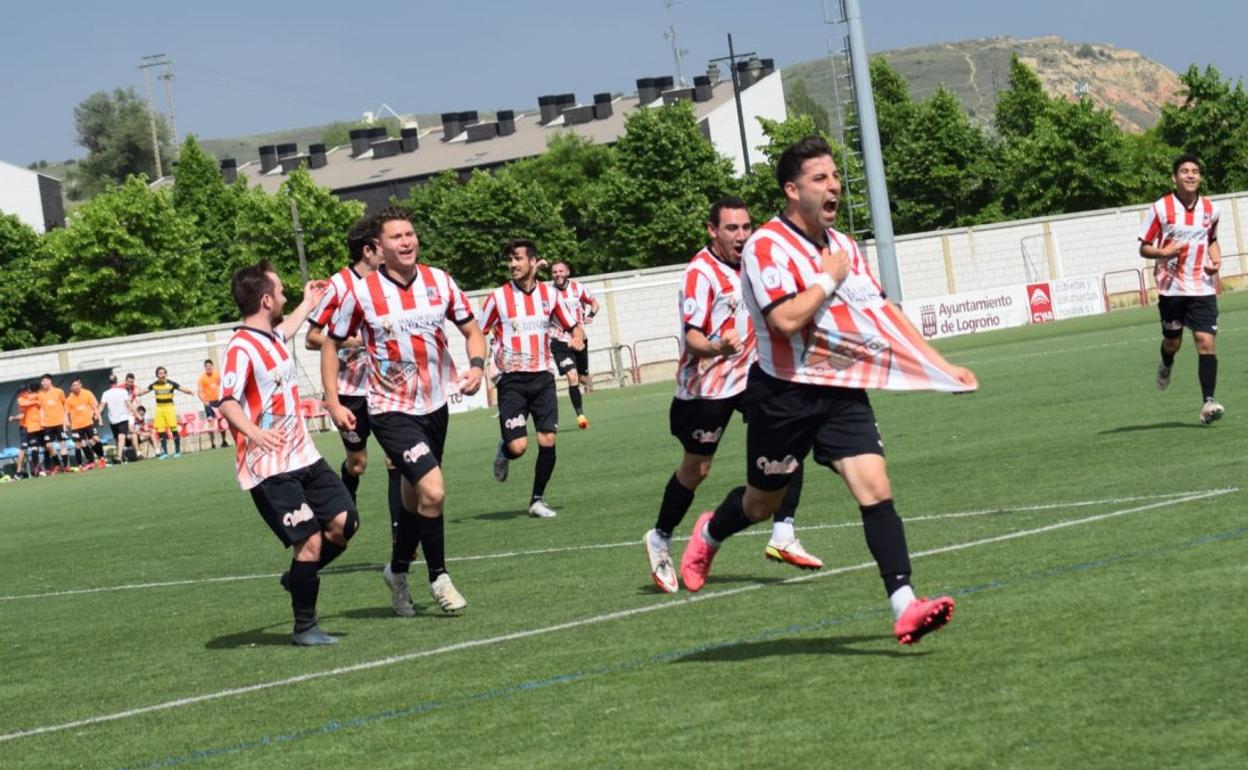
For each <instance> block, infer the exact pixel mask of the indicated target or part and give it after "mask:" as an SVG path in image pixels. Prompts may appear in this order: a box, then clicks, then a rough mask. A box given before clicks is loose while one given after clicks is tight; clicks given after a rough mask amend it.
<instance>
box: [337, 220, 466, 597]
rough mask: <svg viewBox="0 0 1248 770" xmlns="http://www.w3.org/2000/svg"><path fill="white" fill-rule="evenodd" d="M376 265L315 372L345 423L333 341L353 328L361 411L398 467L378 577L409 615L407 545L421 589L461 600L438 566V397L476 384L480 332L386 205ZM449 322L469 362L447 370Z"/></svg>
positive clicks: (341, 315)
mask: <svg viewBox="0 0 1248 770" xmlns="http://www.w3.org/2000/svg"><path fill="white" fill-rule="evenodd" d="M374 222H375V223H376V226H377V239H376V244H377V248H378V249H380V251H381V256H382V260H383V264H382V266H381V267H380V268H379V269H378V270H377V271H376V272H374V273H371V274H369V276H368V277H367V278H365V279H364V281H363V283H362V285H361V286H359V287H357V290H356V291H353V292H348V293H347V294H346V296H344V297H342V298H341V303H340V304H339V306H338V310H337V311H336V312H335V313H334V317H333V319H332V320H331V321H330V323H329V325H328V326H327V327H326V329H327V334H326V335H325V339H324V341H323V342H322V344H321V380H322V383H323V385H324V387H325V401H326V403H327V405H328V409H329V414H330V416H331V417H332V418H333V420H334V424H335V425H337V426H338V428H339V430H345V431H349V430H354V429H355V427H356V420H355V415H354V414H352V412H351V410H350V409H348V408H346V407H345V406H344V405H343V404H342V401H341V399H340V398H339V395H338V348H339V347H340V346H341V345H342V344H343V343H344V342H345V341H346V340H347V339H348V338H349V337H351V336H353V335H355V334H359V335H360V337H361V339H362V340H363V342H364V347H365V349H366V350H367V351H368V384H367V387H366V390H367V395H366V398H367V400H368V418H369V423H370V426H371V427H372V431H373V435H375V436H376V437H377V441H378V443H380V444H381V448H382V450H384V451H385V453H386V456H387V457H389V458H390V462H391V463H392V464H393V465H394V466H395V467H396V468H398V469H399V471H400V473H402V475H403V481H402V485H401V495H402V506H403V512H402V515H401V516H400V517H399V525H398V527H397V528H396V530H397V531H396V533H395V538H394V547H393V550H392V552H391V558H390V563H389V564H387V565H386V566H385V568H384V569H383V570H382V579H383V580H384V581H385V582H386V585H388V586H389V587H390V599H391V606H392V607H393V608H394V611H395V614H397V615H401V616H403V617H411V616H413V615H415V614H416V609H415V608H414V607H413V606H412V596H411V592H410V590H409V589H408V585H407V575H408V571H409V569H410V566H411V562H412V559H413V558H415V553H416V548H417V546H420V547H422V548H424V552H425V564H426V566H427V567H428V572H429V592H430V593H431V594H432V595H433V598H434V601H436V602H437V604H438V606H439V607H441V608H442V611H443V612H458V611H460V610H462V609H463V608H464V607H466V606H467V604H468V603H467V601H465V600H464V597H463V596H462V595H461V594H460V593H459V591H458V590H456V588H455V585H454V584H453V583H452V582H451V576H450V574H448V573H447V571H446V545H445V529H444V520H443V517H442V510H443V507H444V504H445V500H446V492H445V486H444V484H443V480H442V469H441V463H442V449H443V446H444V445H445V443H446V428H447V412H448V409H447V398H448V397H449V396H450V395H451V393H452V392H453V391H454V390H456V389H458V390H459V391H460V392H462V393H465V394H468V395H471V394H473V393H476V392H477V389H478V388H480V387H481V376H482V374H483V373H484V370H485V337H484V336H482V334H481V329H480V327H478V326H477V321H476V318H475V317H474V316H473V314H472V307H471V306H470V305H469V303H468V296H467V295H466V294H464V293H463V292H462V291H460V289H459V287H458V286H457V285H456V284H455V281H454V280H453V279H452V278H451V276H450V275H448V274H447V273H446V272H445V271H443V270H439V269H438V268H436V267H430V266H428V265H424V264H421V263H420V262H419V261H418V258H419V254H420V239H419V238H417V236H416V230H415V229H414V228H413V227H412V220H411V215H410V214H408V212H407V211H405V210H403V209H401V208H397V207H391V208H386V209H383V210H382V211H380V212H379V213H378V214H377V215H376V216H375V217H374ZM448 319H449V320H450V321H451V322H452V323H453V324H455V326H456V328H458V329H459V331H460V333H461V334H462V335H463V336H464V339H465V344H466V347H467V352H468V359H469V368H468V371H467V372H466V373H465V374H464V375H463V377H461V378H458V380H457V378H456V373H455V365H454V363H453V362H452V360H451V352H450V349H449V347H448V345H447V339H446V333H445V332H444V331H443V324H444V322H445V321H446V320H448Z"/></svg>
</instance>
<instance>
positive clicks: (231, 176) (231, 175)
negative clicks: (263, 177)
mask: <svg viewBox="0 0 1248 770" xmlns="http://www.w3.org/2000/svg"><path fill="white" fill-rule="evenodd" d="M237 178H238V161H236V160H234V159H233V158H222V159H221V180H222V181H224V182H225V183H226V184H234V180H235V179H237Z"/></svg>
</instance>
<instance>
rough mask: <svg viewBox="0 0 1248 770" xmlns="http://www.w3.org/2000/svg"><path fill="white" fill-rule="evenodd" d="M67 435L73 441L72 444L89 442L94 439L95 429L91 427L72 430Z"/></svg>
mask: <svg viewBox="0 0 1248 770" xmlns="http://www.w3.org/2000/svg"><path fill="white" fill-rule="evenodd" d="M69 435H70V438H72V439H73V440H74V443H77V442H79V441H90V440H91V439H93V438H95V428H94V427H91V426H88V427H86V428H74V429H73V430H72V431H71V432H70V434H69Z"/></svg>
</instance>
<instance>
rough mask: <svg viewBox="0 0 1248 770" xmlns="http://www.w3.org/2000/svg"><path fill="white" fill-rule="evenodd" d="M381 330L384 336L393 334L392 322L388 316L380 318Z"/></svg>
mask: <svg viewBox="0 0 1248 770" xmlns="http://www.w3.org/2000/svg"><path fill="white" fill-rule="evenodd" d="M381 328H382V331H384V332H385V333H386V334H393V333H394V321H391V320H390V316H382V318H381Z"/></svg>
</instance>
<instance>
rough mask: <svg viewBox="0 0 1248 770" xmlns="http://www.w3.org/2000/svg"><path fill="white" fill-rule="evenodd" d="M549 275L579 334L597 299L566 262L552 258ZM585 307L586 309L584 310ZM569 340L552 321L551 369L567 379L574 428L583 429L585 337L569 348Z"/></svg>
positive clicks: (587, 387)
mask: <svg viewBox="0 0 1248 770" xmlns="http://www.w3.org/2000/svg"><path fill="white" fill-rule="evenodd" d="M544 266H545V260H539V261H538V267H544ZM550 277H551V279H552V280H551V282H550V285H551V287H552V288H553V289H554V290H555V294H556V298H557V299H558V300H559V301H560V302H562V303H563V306H564V311H565V312H566V313H568V314H569V315H570V316H571V318H572V321H573V322H574V323H577V324H580V325H581V332H582V334H583V333H584V331H585V325H586V324H591V323H593V322H594V316H596V315H598V300H597V299H595V298H594V295H593V292H591V291H590V290H589V289H587V288H585V285H584V284H582V283H581V282H580V281H574V280H572V271H571V269H569V268H568V263H567V262H564V261H563V260H559V261H556V262H555V263H554V264H553V265H551V266H550ZM586 308H589V311H588V312H586V310H585V309H586ZM571 342H572V335H571V333H570V332H568V331H567V330H566V329H564V328H563V326H562V325H560V324H559V323H558V322H556V321H553V320H552V321H551V323H550V354H551V355H552V356H554V359H555V368H556V369H558V370H559V373H560V374H562V375H564V376H566V377H567V379H568V400H569V401H571V402H572V408H573V409H574V410H576V427H578V428H580V429H581V430H585V429H586V428H588V427H589V419H588V418H587V417H586V416H585V406H584V401H583V400H582V399H581V386H582V385H584V386H585V392H586V393H588V392H589V390H590V385H591V382H590V377H589V340H588V339H582V341H581V342H582V344H581V347H579V348H574V347H572V346H571V344H570V343H571Z"/></svg>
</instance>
